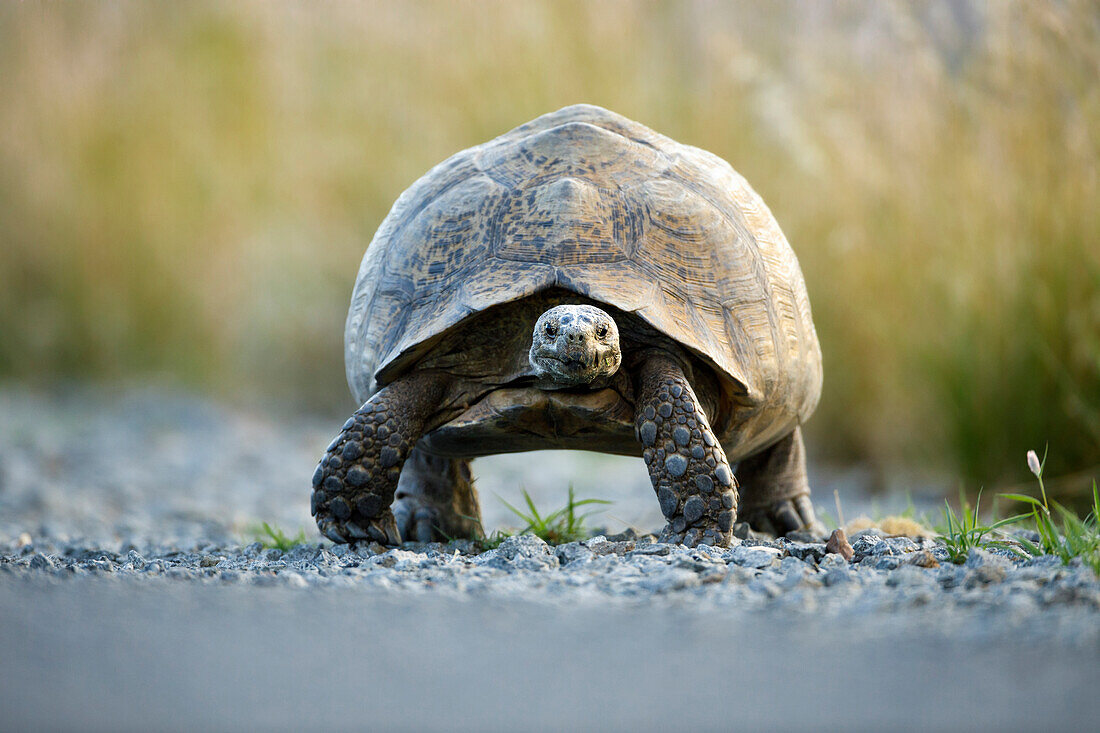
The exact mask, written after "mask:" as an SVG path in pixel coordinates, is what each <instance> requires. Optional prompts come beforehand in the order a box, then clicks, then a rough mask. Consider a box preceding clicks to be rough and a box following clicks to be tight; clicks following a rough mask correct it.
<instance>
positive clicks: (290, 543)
mask: <svg viewBox="0 0 1100 733" xmlns="http://www.w3.org/2000/svg"><path fill="white" fill-rule="evenodd" d="M253 535H254V537H255V539H256V541H257V542H259V543H260V544H262V545H263V546H264V547H266V548H268V549H275V550H282V551H283V552H287V551H289V550H292V549H294V548H295V547H297V546H298V545H302V544H305V541H306V533H305V530H301V529H299V530H298V534H296V535H294V536H293V537H287V535H286V533H285V532H283V530H282V528H281V527H278V526H275V527H272V526H271V525H270V524H268V523H267V522H264V523H262V524H261V525H260V526H259V527H258V528H256V529H255V530H254V531H253Z"/></svg>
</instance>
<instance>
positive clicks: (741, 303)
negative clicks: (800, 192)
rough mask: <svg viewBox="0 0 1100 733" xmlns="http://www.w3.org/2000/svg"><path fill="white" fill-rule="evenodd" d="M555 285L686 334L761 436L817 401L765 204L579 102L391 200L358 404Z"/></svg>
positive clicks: (356, 342)
mask: <svg viewBox="0 0 1100 733" xmlns="http://www.w3.org/2000/svg"><path fill="white" fill-rule="evenodd" d="M551 288H557V289H565V290H568V291H572V292H575V293H577V294H579V295H581V296H584V297H586V298H589V299H591V300H593V301H596V302H598V303H606V304H609V305H611V306H613V307H615V308H618V309H619V310H621V311H626V312H629V313H632V314H634V315H636V316H638V317H639V318H641V319H642V320H644V321H645V322H646V323H648V324H649V325H650V326H652V327H653V328H654V329H656V330H657V331H659V332H661V333H663V334H665V335H666V336H668V337H670V338H672V339H674V340H675V341H676V342H678V343H680V344H682V345H683V346H684V347H686V348H687V349H688V350H689V351H690V352H691V353H693V354H694V355H695V356H697V357H699V358H701V359H702V360H703V361H704V362H705V363H707V364H709V365H711V366H712V367H713V368H714V370H715V372H716V374H718V375H719V378H720V379H722V380H724V381H726V382H728V384H724V385H723V386H724V387H725V388H727V389H728V390H730V391H731V392H733V393H736V394H737V395H738V399H739V400H740V401H741V403H742V404H743V406H744V407H745V408H746V409H747V410H748V411H749V412H751V414H752V416H753V418H754V420H753V421H754V422H760V423H770V424H773V425H774V426H775V430H766V431H765V432H767V433H770V434H775V433H777V432H778V431H779V430H782V429H789V427H791V426H793V425H795V424H797V423H799V422H802V421H803V420H805V419H806V418H808V417H809V415H810V413H812V412H813V409H814V407H815V406H816V404H817V401H818V398H819V396H820V393H821V378H822V374H821V351H820V347H819V345H818V340H817V335H816V332H815V331H814V326H813V321H812V319H811V315H810V305H809V299H808V297H807V294H806V286H805V282H804V281H803V278H802V272H801V270H800V269H799V266H798V261H797V259H796V258H795V255H794V252H793V251H792V250H791V247H790V245H789V244H788V243H787V240H786V238H785V237H784V236H783V233H782V232H781V231H780V229H779V226H778V225H777V224H776V222H775V219H774V218H773V217H772V215H771V212H770V211H769V210H768V208H767V206H765V205H764V202H763V201H762V200H761V199H760V197H759V196H758V195H757V194H756V192H755V191H753V189H752V188H750V187H749V185H748V183H746V182H745V179H744V178H742V177H741V176H740V175H738V174H737V173H736V172H735V171H734V170H733V169H732V168H731V167H730V166H729V164H728V163H726V162H725V161H723V160H721V159H720V158H718V157H716V156H714V155H712V154H711V153H708V152H706V151H703V150H700V149H698V148H694V147H690V146H687V145H682V144H680V143H677V142H675V141H673V140H671V139H669V138H667V137H664V136H663V135H659V134H657V133H656V132H653V131H652V130H650V129H648V128H647V127H644V126H642V125H640V124H638V123H636V122H632V121H630V120H628V119H626V118H624V117H622V116H620V115H617V114H614V113H612V112H609V111H607V110H605V109H601V108H599V107H594V106H590V105H575V106H571V107H565V108H563V109H560V110H558V111H557V112H552V113H550V114H547V115H543V116H542V117H539V118H537V119H535V120H533V121H531V122H528V123H527V124H524V125H521V126H520V127H517V128H515V129H514V130H511V131H510V132H507V133H505V134H503V135H501V136H500V137H498V138H496V139H494V140H492V141H490V142H487V143H485V144H482V145H478V146H477V147H473V148H470V149H468V150H464V151H462V152H460V153H458V154H456V155H453V156H452V157H450V158H448V159H447V160H445V161H444V162H442V163H440V164H439V165H437V166H435V167H434V168H432V169H431V170H430V171H428V173H427V174H425V175H424V176H423V177H422V178H420V179H419V180H418V181H416V182H415V183H414V184H413V185H412V186H410V187H409V188H408V190H406V191H405V192H404V193H403V194H401V196H400V198H398V200H397V202H396V203H395V204H394V206H393V208H392V210H391V211H390V213H389V215H388V216H387V217H386V218H385V220H383V222H382V224H381V225H380V226H379V228H378V231H377V233H376V234H375V236H374V239H373V240H372V241H371V244H370V246H369V247H368V249H367V252H366V255H365V256H364V258H363V262H362V265H361V266H360V268H359V274H358V277H357V279H356V283H355V289H354V291H353V294H352V300H351V308H350V310H349V312H348V319H347V327H346V330H345V360H346V367H347V375H348V382H349V384H350V386H351V390H352V392H353V394H354V395H355V398H356V399H357V400H359V401H360V402H363V401H366V400H367V399H368V398H369V397H370V395H371V394H373V393H374V392H375V391H377V390H378V389H379V388H380V386H382V385H384V384H386V383H388V382H389V381H392V380H393V379H394V378H395V377H397V376H399V375H400V374H401V373H403V372H404V371H406V370H407V369H409V368H410V367H411V366H412V365H414V364H415V363H416V362H417V361H418V360H419V359H421V358H422V357H423V356H424V355H425V354H426V353H427V352H428V351H429V350H430V349H431V347H432V345H433V344H434V343H436V342H437V341H438V340H439V338H440V337H442V336H443V335H444V334H445V333H447V332H448V331H450V330H452V329H454V328H455V327H456V326H459V324H462V323H463V321H464V320H465V319H467V318H468V317H469V316H471V314H476V313H480V312H482V311H484V310H485V309H488V308H491V307H493V306H498V305H502V304H506V303H510V302H513V301H517V300H520V299H524V298H527V297H529V296H531V295H533V294H535V293H538V292H540V291H544V290H547V289H551ZM782 426H787V427H782Z"/></svg>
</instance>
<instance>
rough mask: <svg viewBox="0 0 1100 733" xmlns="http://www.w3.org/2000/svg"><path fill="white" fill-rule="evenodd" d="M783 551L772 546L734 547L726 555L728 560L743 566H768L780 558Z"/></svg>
mask: <svg viewBox="0 0 1100 733" xmlns="http://www.w3.org/2000/svg"><path fill="white" fill-rule="evenodd" d="M782 554H783V553H782V552H781V551H780V550H777V549H775V548H772V547H747V546H744V545H742V546H741V547H734V548H732V549H731V550H730V551H729V552H728V553H726V555H725V559H726V561H727V562H730V563H733V564H735V565H740V566H742V567H750V568H766V567H769V566H771V565H772V564H773V563H775V562H777V561H778V560H779V557H780V555H782Z"/></svg>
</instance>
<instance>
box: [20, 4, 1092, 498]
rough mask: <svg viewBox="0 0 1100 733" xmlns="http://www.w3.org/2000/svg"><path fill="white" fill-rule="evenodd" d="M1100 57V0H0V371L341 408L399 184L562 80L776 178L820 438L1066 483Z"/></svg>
mask: <svg viewBox="0 0 1100 733" xmlns="http://www.w3.org/2000/svg"><path fill="white" fill-rule="evenodd" d="M1097 78H1100V10H1098V6H1097V4H1096V3H1094V2H1076V1H1072V0H1071V1H1067V2H1058V3H1043V2H1035V3H984V2H979V3H967V2H948V3H900V2H899V3H894V2H867V3H854V2H848V3H836V4H825V3H755V2H748V3H736V4H730V3H718V2H713V3H711V2H692V3H688V2H685V3H674V2H646V3H642V2H636V3H624V2H600V3H576V2H540V3H510V2H500V3H486V2H477V3H472V2H471V3H452V2H438V3H434V2H413V3H368V4H354V5H352V4H344V3H329V4H323V5H315V4H308V5H307V4H302V5H288V4H269V3H263V4H258V3H257V4H252V3H237V4H233V5H224V4H187V5H182V4H174V3H173V4H168V3H158V4H152V3H142V4H129V3H111V4H105V3H104V4H85V3H81V4H39V3H20V4H14V3H10V4H5V5H4V6H3V7H0V100H2V101H0V374H3V375H6V376H7V377H9V378H16V379H30V380H54V379H57V378H65V377H71V376H76V377H80V378H86V377H96V378H107V379H115V378H129V377H131V376H134V375H148V374H151V373H152V374H167V375H169V376H170V377H171V378H173V379H178V380H182V381H184V382H187V383H190V384H197V385H202V386H204V387H205V388H208V389H212V390H215V391H218V392H222V393H245V394H251V395H253V396H274V397H275V398H276V399H279V400H291V401H295V402H297V403H299V404H307V405H314V406H318V407H323V408H326V409H327V408H331V409H333V410H337V411H342V410H344V409H346V407H347V401H348V397H347V391H346V388H345V385H344V380H343V373H342V365H341V332H342V323H343V317H344V313H345V309H346V304H347V299H348V296H349V293H350V288H351V282H352V278H353V276H354V272H355V268H356V265H357V263H358V260H359V258H360V256H361V255H362V251H363V249H364V247H365V246H366V243H367V242H368V241H369V239H370V236H371V234H372V233H373V230H374V228H375V227H376V226H377V224H378V222H379V221H380V219H381V218H382V217H383V216H384V215H385V212H386V211H387V209H388V207H389V205H390V204H391V203H392V201H393V199H394V198H395V197H396V196H397V195H398V194H399V193H400V192H401V190H403V189H404V188H405V187H406V186H407V185H408V184H409V183H411V182H412V181H413V180H414V179H415V178H416V177H417V176H418V175H420V174H421V173H423V172H424V171H425V170H427V169H428V168H429V167H430V166H431V165H433V164H434V163H436V162H438V161H439V160H441V159H442V158H444V157H446V156H447V155H449V154H451V153H453V152H455V151H457V150H459V149H462V148H464V147H467V146H469V145H473V144H476V143H478V142H481V141H484V140H486V139H488V138H490V137H492V136H494V135H496V134H499V133H500V132H502V131H504V130H506V129H508V128H510V127H512V126H514V125H516V124H518V123H520V122H523V121H525V120H527V119H530V118H532V117H534V116H536V115H538V114H541V113H543V112H546V111H549V110H552V109H556V108H558V107H560V106H562V105H565V104H569V103H573V102H578V101H587V102H592V103H596V104H601V105H604V106H607V107H609V108H611V109H614V110H616V111H618V112H621V113H623V114H625V115H627V116H629V117H633V118H635V119H638V120H640V121H642V122H644V123H646V124H649V125H650V126H652V127H654V128H656V129H658V130H660V131H662V132H664V133H666V134H668V135H670V136H672V137H674V138H677V139H679V140H682V141H685V142H689V143H692V144H695V145H698V146H701V147H704V148H707V149H710V150H712V151H714V152H716V153H718V154H719V155H721V156H723V157H725V158H726V159H728V160H729V161H730V162H731V163H732V164H733V165H734V167H735V168H737V169H738V170H739V171H741V172H742V173H743V174H744V175H745V176H746V177H747V178H748V179H749V180H750V181H751V182H752V183H753V184H754V186H755V187H756V188H757V189H758V190H759V191H760V192H761V194H762V195H763V196H764V198H765V200H766V201H768V202H769V204H770V206H771V207H772V209H773V211H774V212H775V214H776V216H777V218H778V219H779V222H780V224H781V225H782V226H783V228H784V230H785V231H786V233H787V235H788V237H789V239H790V240H791V242H792V243H793V244H794V246H795V248H796V250H797V252H798V253H799V256H800V258H801V261H802V264H803V269H804V271H805V273H806V278H807V280H808V283H809V289H810V294H811V299H812V302H813V306H814V313H815V320H816V322H817V324H818V328H819V333H820V336H821V340H822V344H823V349H824V353H825V359H826V378H825V395H824V397H823V400H822V403H821V407H820V409H819V413H818V415H817V416H816V417H815V419H814V421H813V423H812V424H811V427H812V428H813V429H812V431H811V432H812V433H813V438H812V439H813V440H814V441H815V445H816V446H817V448H818V450H819V451H822V452H825V453H827V454H829V455H831V456H834V457H847V458H855V459H860V460H865V461H871V462H873V463H875V464H877V465H880V466H891V465H894V464H896V463H897V462H898V461H904V462H909V463H910V464H918V465H930V466H933V467H938V468H942V469H946V470H950V471H956V472H958V474H959V475H960V476H961V477H963V478H964V479H965V481H966V482H968V484H969V485H971V486H974V487H976V486H977V485H978V484H985V485H986V486H991V485H993V484H995V483H997V482H999V481H1002V480H1011V479H1013V478H1020V477H1021V475H1022V473H1023V470H1022V469H1023V464H1022V456H1023V455H1024V451H1025V450H1026V449H1027V448H1031V447H1036V446H1039V447H1041V446H1042V445H1043V444H1044V443H1046V442H1049V443H1050V444H1051V459H1050V464H1049V466H1048V475H1050V476H1054V475H1057V474H1059V473H1061V474H1066V473H1070V472H1073V471H1084V475H1083V476H1082V477H1081V479H1080V483H1081V485H1082V486H1084V485H1085V478H1084V476H1087V475H1094V474H1096V473H1098V472H1100V471H1098V470H1097V469H1095V468H1094V467H1095V466H1097V464H1100V241H1098V240H1100V195H1098V194H1100V190H1098V180H1097V176H1098V163H1100V152H1098V149H1100V88H1098V85H1097V81H1096V80H1097ZM1090 469H1091V471H1090ZM1070 484H1072V485H1068V486H1067V488H1068V489H1069V490H1072V489H1073V488H1074V487H1075V486H1076V482H1075V481H1071V482H1070Z"/></svg>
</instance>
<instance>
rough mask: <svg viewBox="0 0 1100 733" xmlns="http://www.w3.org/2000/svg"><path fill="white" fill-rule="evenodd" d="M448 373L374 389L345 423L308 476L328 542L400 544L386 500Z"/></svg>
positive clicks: (390, 500)
mask: <svg viewBox="0 0 1100 733" xmlns="http://www.w3.org/2000/svg"><path fill="white" fill-rule="evenodd" d="M447 385H448V380H447V377H445V376H442V375H439V374H435V373H430V372H420V373H413V374H410V375H407V376H405V377H402V378H401V379H399V380H397V381H395V382H393V383H392V384H390V385H388V386H386V387H384V388H383V389H381V390H379V391H378V392H376V393H375V394H374V395H373V396H372V397H371V398H370V399H369V400H367V401H366V403H364V404H363V406H362V407H360V408H359V409H358V410H357V411H356V412H355V414H354V415H352V416H351V418H349V419H348V421H347V422H346V423H344V429H343V431H342V432H341V433H340V434H339V435H338V436H336V439H335V440H333V441H332V443H331V444H330V445H329V447H328V450H327V451H326V452H325V457H324V458H322V459H321V463H320V464H319V465H318V466H317V471H316V472H315V473H314V474H313V496H312V497H311V499H310V511H311V512H312V513H313V515H314V516H315V517H316V518H317V528H318V529H319V530H321V534H323V535H325V536H326V537H328V538H329V539H330V540H332V541H333V542H350V541H353V540H365V539H374V540H377V541H378V542H381V543H383V544H388V545H397V544H399V543H400V542H401V534H400V532H399V531H398V527H397V523H396V522H395V521H394V516H393V513H392V512H391V511H390V504H391V503H393V495H394V490H395V489H396V488H397V481H398V478H399V477H400V475H401V466H402V465H403V464H404V463H405V459H406V458H407V457H408V455H409V452H410V451H411V450H412V448H413V446H414V445H415V444H416V441H418V440H420V436H421V435H422V434H423V433H424V430H425V428H426V427H427V423H428V421H429V420H430V419H431V418H432V416H433V415H435V414H436V413H437V411H438V410H439V403H440V400H441V399H442V397H443V395H444V393H445V391H446V388H447Z"/></svg>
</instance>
